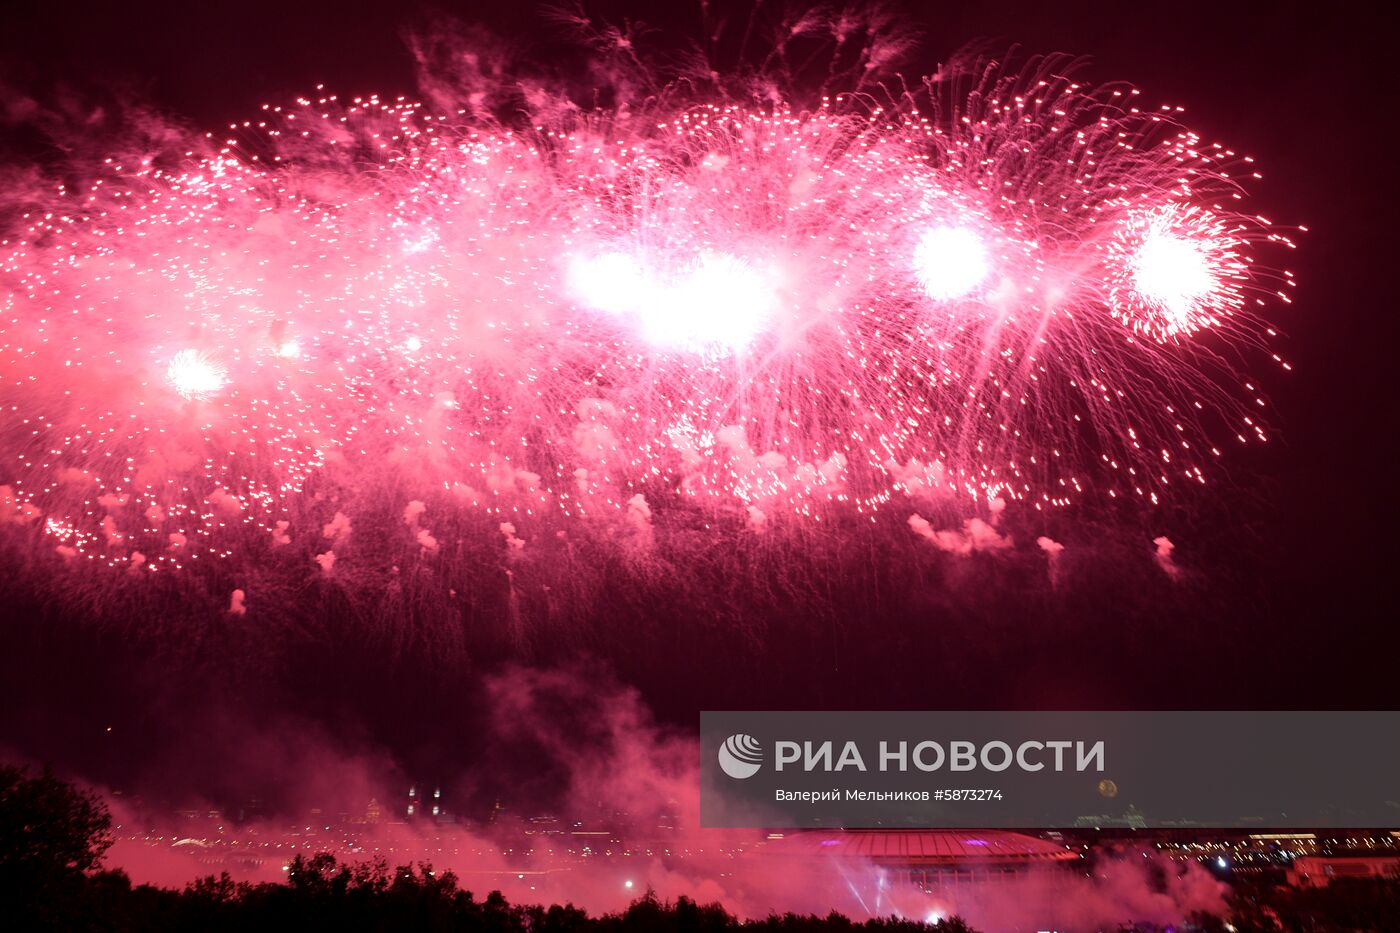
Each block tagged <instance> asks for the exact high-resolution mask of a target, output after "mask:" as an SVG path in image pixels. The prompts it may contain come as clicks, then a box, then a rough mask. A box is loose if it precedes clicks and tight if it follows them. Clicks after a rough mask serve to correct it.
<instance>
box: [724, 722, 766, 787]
mask: <svg viewBox="0 0 1400 933" xmlns="http://www.w3.org/2000/svg"><path fill="white" fill-rule="evenodd" d="M762 764H763V746H762V745H760V744H758V739H756V738H754V737H753V736H751V735H745V734H744V733H742V732H740V733H738V734H736V735H731V736H730V737H729V738H727V739H725V740H724V744H722V745H721V746H720V747H719V766H720V768H721V769H722V770H723V771H724V773H725V774H727V775H729V776H730V777H732V778H739V779H741V780H742V779H743V778H748V777H753V776H754V775H755V774H757V773H758V769H759V767H760V766H762Z"/></svg>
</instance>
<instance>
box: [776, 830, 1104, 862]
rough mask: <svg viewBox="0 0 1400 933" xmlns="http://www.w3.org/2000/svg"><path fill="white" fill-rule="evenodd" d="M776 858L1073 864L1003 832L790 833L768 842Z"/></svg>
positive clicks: (1036, 842)
mask: <svg viewBox="0 0 1400 933" xmlns="http://www.w3.org/2000/svg"><path fill="white" fill-rule="evenodd" d="M768 851H769V852H770V853H771V854H774V855H786V856H798V857H801V856H806V857H810V858H816V857H828V858H837V859H864V860H866V861H870V862H874V863H876V864H886V865H957V864H966V863H969V862H976V863H980V864H988V863H997V864H1026V863H1029V862H1059V861H1068V860H1070V859H1073V858H1076V857H1077V855H1076V853H1075V852H1073V851H1071V850H1069V849H1067V848H1065V847H1064V846H1063V845H1060V844H1058V843H1055V842H1050V841H1048V840H1045V839H1037V838H1036V837H1034V836H1027V835H1024V834H1022V833H1012V832H1006V831H1004V830H970V829H961V830H959V829H928V830H898V829H894V830H881V829H847V830H840V829H838V830H819V831H804V832H797V833H789V834H787V835H786V836H784V837H783V838H781V839H772V840H770V841H769V843H768Z"/></svg>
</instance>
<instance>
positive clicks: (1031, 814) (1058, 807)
mask: <svg viewBox="0 0 1400 933" xmlns="http://www.w3.org/2000/svg"><path fill="white" fill-rule="evenodd" d="M1396 734H1400V713H1396V712H1384V711H1382V712H1377V711H1368V712H1353V713H1347V712H1241V711H1233V712H1160V711H1154V712H1004V711H978V712H883V713H881V712H827V713H821V712H707V713H702V714H701V739H702V748H703V749H704V753H703V755H704V759H703V760H702V762H701V764H702V768H701V776H702V777H701V783H702V788H701V791H702V793H701V821H702V823H703V824H704V825H707V826H767V827H800V826H835V825H845V826H882V825H888V826H969V827H973V826H982V827H993V826H1008V827H1022V828H1029V827H1039V826H1043V827H1065V826H1100V827H1102V826H1123V827H1141V826H1149V825H1160V826H1179V827H1190V826H1202V827H1204V826H1221V827H1223V826H1251V827H1278V828H1284V827H1304V826H1306V827H1328V826H1388V825H1392V824H1394V825H1400V747H1397V743H1395V742H1394V741H1393V736H1394V735H1396Z"/></svg>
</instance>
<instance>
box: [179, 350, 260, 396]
mask: <svg viewBox="0 0 1400 933" xmlns="http://www.w3.org/2000/svg"><path fill="white" fill-rule="evenodd" d="M284 355H285V354H284ZM165 379H166V381H167V382H169V383H170V387H171V388H172V389H174V390H175V391H176V392H178V393H180V394H181V395H183V396H184V397H185V398H190V399H197V398H208V397H209V396H211V395H213V394H214V393H216V392H218V391H219V390H220V389H222V388H223V387H224V383H226V382H227V381H228V370H226V369H225V368H224V367H223V366H220V365H219V363H218V362H217V361H216V360H215V359H214V358H213V357H211V356H209V355H208V354H207V353H202V352H200V351H199V350H181V351H180V352H178V353H176V354H175V355H174V356H172V357H171V358H170V366H169V367H167V369H166V371H165Z"/></svg>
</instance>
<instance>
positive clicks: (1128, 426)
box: [0, 62, 1291, 572]
mask: <svg viewBox="0 0 1400 933" xmlns="http://www.w3.org/2000/svg"><path fill="white" fill-rule="evenodd" d="M1055 65H1056V63H1055V62H1042V63H1040V64H1039V65H1038V66H1037V67H1034V68H1032V69H1030V70H1028V71H1026V72H1024V73H1022V74H1013V75H1009V76H1008V75H1003V74H1002V73H1000V72H998V71H996V70H989V71H987V72H986V73H984V74H982V75H980V76H973V77H972V78H971V79H970V80H969V81H965V82H959V81H956V80H955V81H950V82H941V83H940V82H930V84H929V89H930V90H929V91H928V93H924V94H920V95H911V96H908V97H906V98H902V99H900V100H897V101H894V102H893V103H892V105H888V106H874V105H872V104H871V103H870V97H869V95H848V96H841V95H833V96H831V97H828V98H826V99H824V100H822V101H821V102H820V103H819V104H816V105H814V106H812V107H810V108H800V107H798V106H796V105H794V104H788V103H784V102H779V101H775V100H774V99H772V97H771V95H770V96H769V97H768V98H766V99H765V100H764V101H763V102H762V103H761V104H760V103H752V102H747V101H745V102H739V103H733V102H726V103H707V102H701V101H697V100H695V99H693V98H691V99H687V98H686V96H685V94H684V93H682V92H681V91H679V90H676V91H672V92H669V93H667V94H665V95H662V96H661V97H659V98H655V99H659V100H664V101H665V102H666V103H662V104H653V105H651V106H650V107H642V106H631V107H628V106H619V107H617V108H616V109H613V110H607V111H592V112H588V113H585V114H582V115H579V113H578V111H577V109H576V108H575V109H570V108H562V107H554V108H548V107H544V108H541V110H540V113H539V114H536V115H535V118H534V119H533V120H532V121H531V123H530V126H529V127H528V128H523V129H511V128H507V127H504V126H502V125H501V124H500V123H499V122H496V121H493V120H489V119H484V118H479V117H473V116H472V115H471V114H470V113H468V112H467V111H466V110H462V111H459V112H456V113H452V112H444V113H441V114H434V113H429V112H428V111H427V109H426V108H424V107H422V106H420V105H417V104H412V103H394V104H386V103H384V102H381V101H380V100H378V99H376V98H367V99H356V100H355V101H354V102H352V103H350V104H348V105H342V104H341V103H340V102H338V101H337V100H336V98H334V97H331V96H326V97H322V98H320V99H317V100H310V99H307V100H301V101H299V102H298V103H297V104H296V105H294V106H290V107H280V106H269V107H267V108H265V112H264V113H263V114H262V115H261V117H260V118H259V119H258V120H257V121H249V122H247V123H243V124H240V125H239V126H237V127H235V128H234V129H235V131H236V132H235V134H234V135H233V136H231V137H230V138H229V139H227V140H226V141H225V142H223V143H222V144H220V145H213V146H210V147H205V148H198V149H196V151H195V153H194V154H193V155H188V156H186V155H178V156H171V157H169V158H166V159H154V158H150V157H147V156H144V155H143V156H142V157H141V158H136V159H127V158H121V157H115V156H114V157H113V158H111V159H110V160H108V163H107V164H106V165H105V166H104V168H103V170H102V171H101V172H100V173H99V175H98V176H97V177H94V178H92V179H91V183H90V184H89V185H88V186H87V187H86V188H83V189H82V190H76V191H74V190H69V189H63V190H62V191H60V192H59V194H58V195H57V196H56V197H53V198H51V199H50V203H46V204H45V205H44V207H43V209H41V210H35V211H32V212H30V213H29V214H28V215H27V216H26V224H27V226H26V227H25V229H23V230H20V231H18V232H16V233H15V234H14V235H12V236H11V237H10V238H9V239H7V240H6V241H5V244H4V253H3V254H0V301H2V302H3V308H4V311H5V314H4V323H3V346H2V347H0V361H2V362H3V367H4V373H5V374H6V379H5V396H6V398H5V401H6V404H5V405H4V409H3V410H4V412H5V419H6V420H5V424H4V431H5V434H4V436H5V438H6V450H7V461H6V466H5V469H4V474H5V475H4V477H3V479H4V481H5V485H4V487H3V488H4V496H3V500H0V502H3V507H4V508H5V509H6V510H8V511H7V513H6V517H7V518H8V519H13V521H16V522H21V523H23V524H26V525H28V526H29V527H40V526H41V525H42V527H43V528H44V529H45V531H44V533H45V534H47V535H49V536H51V540H52V539H57V540H56V542H55V543H56V545H57V547H59V548H60V549H61V550H62V552H63V553H65V554H67V555H69V556H82V557H88V558H92V559H95V560H100V561H104V562H107V563H110V564H113V565H120V566H125V565H131V566H138V565H139V566H140V567H141V568H142V570H143V572H146V571H154V570H159V569H161V568H166V567H181V566H186V565H187V563H188V561H189V560H190V559H191V557H192V556H195V555H198V554H201V553H211V554H220V555H228V554H232V553H235V552H236V551H237V549H238V548H240V547H242V546H244V545H245V544H248V542H256V548H257V549H263V550H265V549H266V548H267V547H268V546H269V542H271V544H272V546H285V545H286V544H287V543H288V542H290V541H293V540H300V541H302V542H304V544H305V546H306V547H308V548H310V549H313V550H314V551H317V552H320V551H325V552H327V553H329V551H330V548H331V547H332V546H334V545H335V544H336V542H338V541H340V540H342V539H343V537H344V535H346V534H348V533H350V532H349V529H350V528H351V527H353V524H354V521H355V519H356V515H355V514H354V510H355V508H356V507H357V503H361V504H363V505H364V507H366V508H370V507H371V506H379V505H382V496H383V492H382V491H383V490H385V489H390V490H392V493H391V494H392V495H394V496H400V497H404V498H405V499H406V500H411V501H409V502H408V503H407V504H406V506H405V508H406V511H405V515H406V518H405V525H406V526H407V527H406V528H405V530H404V535H405V540H406V541H408V542H411V544H410V546H412V547H415V548H418V549H420V550H421V551H422V553H424V554H435V553H437V552H438V550H439V540H438V537H435V536H434V535H433V534H432V533H430V531H429V530H428V529H427V528H426V527H425V525H424V524H423V523H425V522H427V521H429V518H427V517H426V516H432V515H442V514H444V513H446V512H448V511H454V512H467V513H472V514H477V515H480V516H483V517H484V519H485V520H487V521H488V522H489V523H492V524H491V527H493V528H494V527H495V525H496V524H499V527H500V529H501V530H500V539H499V546H500V547H501V548H503V549H508V550H510V551H511V552H512V553H514V552H515V551H516V550H518V549H520V548H522V547H523V546H524V543H525V541H526V540H527V539H530V538H531V537H536V538H538V537H541V535H540V532H541V531H544V530H550V529H552V530H553V532H554V534H556V535H557V534H560V533H564V532H567V530H568V529H569V528H570V527H571V525H578V526H579V527H584V526H588V527H600V528H616V529H619V531H618V532H617V533H618V534H620V535H632V536H634V537H635V538H636V540H637V541H640V542H646V541H650V540H651V539H650V537H649V536H650V534H651V531H652V527H653V525H655V526H656V527H658V528H664V526H665V524H666V522H667V520H668V516H669V515H681V514H686V515H692V516H693V515H700V516H703V517H704V522H705V524H706V527H710V528H713V529H720V528H725V527H730V528H732V529H733V530H734V532H735V533H741V534H742V533H748V532H747V531H746V526H748V528H750V529H752V530H755V531H757V530H761V531H763V532H764V533H765V534H771V533H773V532H774V529H781V528H785V527H810V526H811V525H812V523H815V522H820V521H822V520H823V519H825V518H827V517H834V516H841V515H847V516H872V515H874V514H875V513H876V512H877V511H879V510H881V509H886V508H891V507H892V508H896V509H906V510H908V509H912V507H913V504H914V503H917V502H922V501H924V500H928V499H937V500H940V501H946V500H949V499H956V498H959V497H961V498H963V499H964V500H965V501H967V502H968V503H970V505H969V506H968V507H969V508H975V507H977V506H978V505H979V504H984V503H986V502H988V501H989V500H992V499H1001V500H1005V501H1011V502H1013V503H1019V504H1020V505H1021V506H1023V507H1026V508H1032V509H1046V508H1052V507H1061V506H1065V505H1068V504H1069V503H1071V502H1072V501H1074V500H1075V499H1077V498H1080V497H1082V496H1083V495H1084V494H1085V493H1086V492H1088V491H1090V490H1093V491H1095V492H1096V493H1097V494H1098V495H1102V496H1107V497H1121V496H1129V497H1141V498H1142V499H1144V500H1149V501H1153V502H1155V501H1157V500H1158V497H1159V496H1160V494H1161V493H1162V492H1163V491H1164V490H1166V489H1168V488H1169V487H1171V486H1172V485H1173V484H1177V483H1181V482H1192V483H1195V482H1201V481H1203V480H1204V477H1205V473H1204V469H1203V468H1204V466H1205V463H1206V461H1208V460H1209V459H1211V458H1213V457H1214V456H1217V455H1219V453H1220V447H1219V445H1218V441H1217V440H1216V438H1215V436H1214V435H1213V433H1212V431H1211V430H1209V429H1208V428H1207V427H1206V424H1205V422H1206V421H1207V420H1210V421H1211V422H1215V423H1220V424H1228V425H1229V429H1228V433H1227V434H1225V435H1224V436H1226V437H1232V439H1238V440H1239V441H1240V442H1244V441H1248V440H1254V439H1263V438H1264V437H1265V434H1264V431H1263V427H1262V425H1261V424H1260V423H1259V421H1258V419H1257V417H1256V416H1255V415H1253V414H1250V413H1249V411H1248V409H1249V408H1251V407H1257V404H1262V402H1259V400H1258V399H1257V398H1253V397H1247V396H1245V393H1246V392H1249V391H1252V390H1246V389H1241V388H1240V387H1239V386H1238V385H1237V382H1238V380H1237V379H1236V376H1235V371H1234V369H1233V367H1232V366H1230V365H1228V364H1226V363H1225V362H1224V357H1223V356H1222V355H1220V354H1219V353H1217V351H1216V350H1215V349H1213V348H1212V346H1211V345H1209V344H1197V343H1196V342H1195V341H1193V340H1191V339H1190V338H1193V337H1195V336H1197V335H1199V333H1200V332H1201V331H1205V330H1216V331H1218V333H1219V335H1220V339H1221V340H1223V341H1224V344H1223V345H1225V346H1228V345H1230V344H1231V342H1233V341H1236V340H1238V339H1239V338H1240V336H1241V335H1249V339H1252V338H1253V336H1255V335H1256V333H1257V331H1258V330H1259V329H1260V328H1259V327H1258V326H1257V325H1255V324H1254V318H1253V317H1252V316H1251V315H1249V314H1247V313H1246V311H1247V309H1248V307H1249V306H1251V305H1255V304H1262V302H1263V300H1264V298H1265V297H1266V296H1268V295H1269V294H1271V293H1277V294H1280V295H1282V292H1281V291H1280V290H1279V285H1277V284H1274V282H1273V278H1272V277H1271V276H1269V275H1268V274H1265V273H1262V272H1260V271H1258V269H1257V268H1256V267H1255V266H1254V264H1253V262H1252V259H1251V252H1252V249H1253V248H1254V247H1255V246H1257V245H1258V244H1260V243H1263V242H1267V241H1275V242H1279V243H1285V244H1286V243H1287V240H1286V238H1285V237H1284V236H1282V235H1281V234H1279V233H1276V232H1274V231H1273V230H1272V228H1271V227H1270V226H1269V225H1268V223H1267V222H1266V221H1264V220H1262V219H1261V218H1258V217H1251V216H1247V215H1243V214H1241V213H1239V212H1238V211H1237V209H1236V208H1235V207H1234V206H1233V205H1234V202H1235V201H1236V198H1237V196H1238V194H1239V188H1238V185H1237V184H1236V181H1235V175H1237V174H1241V173H1247V172H1248V168H1247V162H1248V160H1246V159H1242V158H1239V157H1237V156H1235V155H1234V154H1233V153H1232V152H1230V151H1229V150H1226V149H1223V148H1222V147H1219V146H1214V145H1208V144H1205V143H1203V142H1202V141H1201V140H1200V139H1199V138H1198V137H1196V136H1195V135H1194V134H1192V133H1190V132H1188V131H1185V130H1182V129H1180V128H1179V127H1177V126H1176V124H1175V123H1174V112H1173V111H1172V110H1170V109H1169V108H1163V109H1161V110H1159V111H1146V112H1144V111H1141V110H1139V109H1138V108H1136V107H1135V106H1134V93H1133V92H1127V91H1123V90H1120V89H1112V88H1110V89H1107V90H1103V91H1096V90H1092V89H1085V88H1083V87H1081V86H1080V85H1079V84H1077V83H1076V82H1075V81H1074V80H1072V79H1071V78H1068V77H1065V76H1064V74H1063V73H1061V72H1060V71H1059V70H1057V68H1056V67H1055ZM546 112H552V113H567V114H573V116H570V117H568V118H567V119H563V120H557V121H553V122H552V121H551V118H549V117H547V116H546V115H545V113H546ZM182 145H186V146H188V144H182ZM1277 278H1279V279H1280V280H1281V281H1282V282H1283V283H1286V284H1291V282H1288V276H1287V275H1286V274H1283V275H1280V276H1278V277H1277ZM1142 335H1146V336H1149V337H1151V338H1153V339H1150V340H1143V339H1139V338H1140V336H1142ZM190 340H197V341H198V344H199V346H200V347H201V348H207V349H201V350H200V351H195V350H179V351H178V352H175V353H174V354H173V355H172V356H170V357H167V358H166V359H167V360H168V362H167V366H168V369H167V372H166V374H165V379H164V380H163V381H160V382H153V381H152V380H150V379H149V378H146V377H145V374H144V373H143V371H142V370H141V368H140V366H138V365H137V361H138V360H140V359H142V358H143V357H144V355H145V354H148V353H150V352H153V351H152V348H161V347H166V348H169V347H179V346H180V345H181V343H183V342H186V341H190ZM166 352H169V351H166ZM216 360H217V361H225V362H216ZM185 399H199V400H200V404H199V405H198V406H189V405H187V404H183V403H184V401H185ZM1217 433H1218V432H1217ZM312 477H318V478H319V479H318V483H319V485H318V489H319V492H318V495H317V496H315V497H305V496H304V495H303V492H304V490H305V488H306V484H307V482H308V481H309V480H310V479H311V478H312ZM328 490H329V492H328ZM424 503H426V505H425V504H424ZM332 513H345V514H332ZM39 516H43V521H42V522H41V523H39V522H34V521H33V519H35V518H36V517H39ZM249 546H251V545H249ZM260 552H261V551H259V553H260ZM138 553H139V555H140V558H141V560H140V562H139V564H138V563H137V562H136V561H135V557H134V555H136V554H138ZM317 561H318V563H319V564H320V566H321V568H322V569H323V570H325V571H326V572H331V568H332V567H333V566H335V562H334V554H330V556H326V554H322V555H321V556H319V557H318V558H317Z"/></svg>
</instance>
